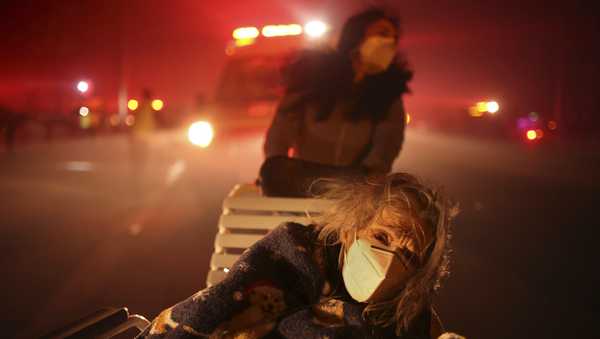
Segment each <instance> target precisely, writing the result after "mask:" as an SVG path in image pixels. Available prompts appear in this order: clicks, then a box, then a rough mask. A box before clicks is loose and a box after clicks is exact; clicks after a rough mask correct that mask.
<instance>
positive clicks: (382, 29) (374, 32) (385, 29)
mask: <svg viewBox="0 0 600 339" xmlns="http://www.w3.org/2000/svg"><path fill="white" fill-rule="evenodd" d="M373 36H379V37H383V38H393V39H394V40H398V32H397V30H396V27H395V26H394V24H393V23H392V22H391V21H389V20H388V19H379V20H377V21H374V22H373V23H371V24H370V25H369V26H368V27H367V29H366V30H365V35H364V37H363V41H364V40H367V39H368V38H370V37H373Z"/></svg>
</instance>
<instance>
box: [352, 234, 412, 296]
mask: <svg viewBox="0 0 600 339" xmlns="http://www.w3.org/2000/svg"><path fill="white" fill-rule="evenodd" d="M413 272H414V269H413V268H407V267H406V265H405V264H404V262H403V261H402V260H401V259H400V258H399V255H398V254H396V253H394V252H393V251H391V250H388V249H383V248H378V247H375V246H373V245H372V244H371V243H369V242H368V241H366V240H363V239H355V240H354V243H353V244H352V246H350V248H349V249H348V252H347V253H346V255H345V256H344V267H343V268H342V277H343V279H344V285H345V286H346V290H348V293H349V294H350V296H352V298H353V299H354V300H356V301H358V302H371V301H373V302H378V301H383V300H386V299H389V298H393V297H394V294H395V293H397V292H398V291H399V290H400V289H402V287H404V284H405V283H406V281H407V280H408V278H410V276H411V275H412V273H413Z"/></svg>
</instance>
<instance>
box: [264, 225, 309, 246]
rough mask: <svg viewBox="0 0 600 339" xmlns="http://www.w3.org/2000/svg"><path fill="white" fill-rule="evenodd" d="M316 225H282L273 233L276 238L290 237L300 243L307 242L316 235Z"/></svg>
mask: <svg viewBox="0 0 600 339" xmlns="http://www.w3.org/2000/svg"><path fill="white" fill-rule="evenodd" d="M315 229H316V228H315V225H313V224H309V225H304V224H300V223H297V222H293V221H287V222H283V223H281V224H280V225H279V226H277V227H276V228H274V229H273V231H271V234H272V235H273V236H275V237H290V238H292V239H295V240H298V241H302V242H304V241H306V240H308V238H312V237H313V235H314V234H315Z"/></svg>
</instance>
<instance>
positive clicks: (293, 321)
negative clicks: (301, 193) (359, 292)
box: [138, 223, 431, 339]
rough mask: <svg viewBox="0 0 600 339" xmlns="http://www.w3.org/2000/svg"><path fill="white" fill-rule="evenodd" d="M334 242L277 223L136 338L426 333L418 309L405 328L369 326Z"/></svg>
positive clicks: (292, 338)
mask: <svg viewBox="0 0 600 339" xmlns="http://www.w3.org/2000/svg"><path fill="white" fill-rule="evenodd" d="M338 254H339V246H337V247H335V246H323V245H322V244H319V243H318V242H317V241H316V232H315V231H314V228H313V227H311V226H304V225H300V224H296V223H286V224H282V225H280V226H279V227H277V228H276V229H274V230H273V231H271V232H270V233H269V234H268V235H267V236H265V237H264V238H263V239H262V240H260V241H258V242H257V243H256V244H254V245H253V246H252V247H250V248H249V249H247V250H246V251H245V252H244V253H243V254H242V255H241V256H240V258H239V260H238V261H237V262H236V263H235V264H234V265H233V266H232V268H231V270H230V272H229V273H228V274H227V276H226V278H225V279H224V280H223V281H222V282H220V283H219V284H217V285H214V286H211V287H209V288H206V289H204V290H201V291H199V292H198V293H196V294H194V295H192V296H191V297H189V298H188V299H186V300H184V301H182V302H180V303H178V304H176V305H175V306H172V307H170V308H168V309H166V310H164V311H162V312H161V313H160V314H159V315H158V317H156V319H154V320H153V322H152V324H151V325H150V326H149V327H148V328H147V329H146V330H145V331H144V332H142V333H141V334H140V335H139V336H138V338H149V339H158V338H161V339H162V338H198V337H200V338H237V339H242V338H248V339H249V338H287V339H308V338H329V339H338V338H405V339H406V338H411V339H413V338H429V337H430V336H429V325H430V319H431V318H430V317H431V314H430V313H429V312H424V313H423V315H422V316H421V317H419V318H418V319H417V321H415V326H414V328H413V329H412V330H411V331H410V333H406V334H405V335H403V336H401V337H397V336H396V335H395V334H394V328H391V327H388V328H381V327H375V326H371V325H370V324H369V323H368V322H367V321H366V320H365V319H364V318H363V316H362V311H363V308H364V306H365V305H364V304H361V303H358V302H355V301H353V300H352V298H350V297H349V295H348V294H347V292H346V290H345V288H344V286H343V285H344V284H343V283H340V282H341V281H342V280H341V277H340V276H341V275H340V270H339V269H338V267H337V260H338Z"/></svg>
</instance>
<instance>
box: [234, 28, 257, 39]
mask: <svg viewBox="0 0 600 339" xmlns="http://www.w3.org/2000/svg"><path fill="white" fill-rule="evenodd" d="M259 34H260V33H259V31H258V28H256V27H240V28H236V29H234V30H233V34H232V36H233V38H234V39H235V40H242V39H255V38H257V37H258V35H259Z"/></svg>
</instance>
